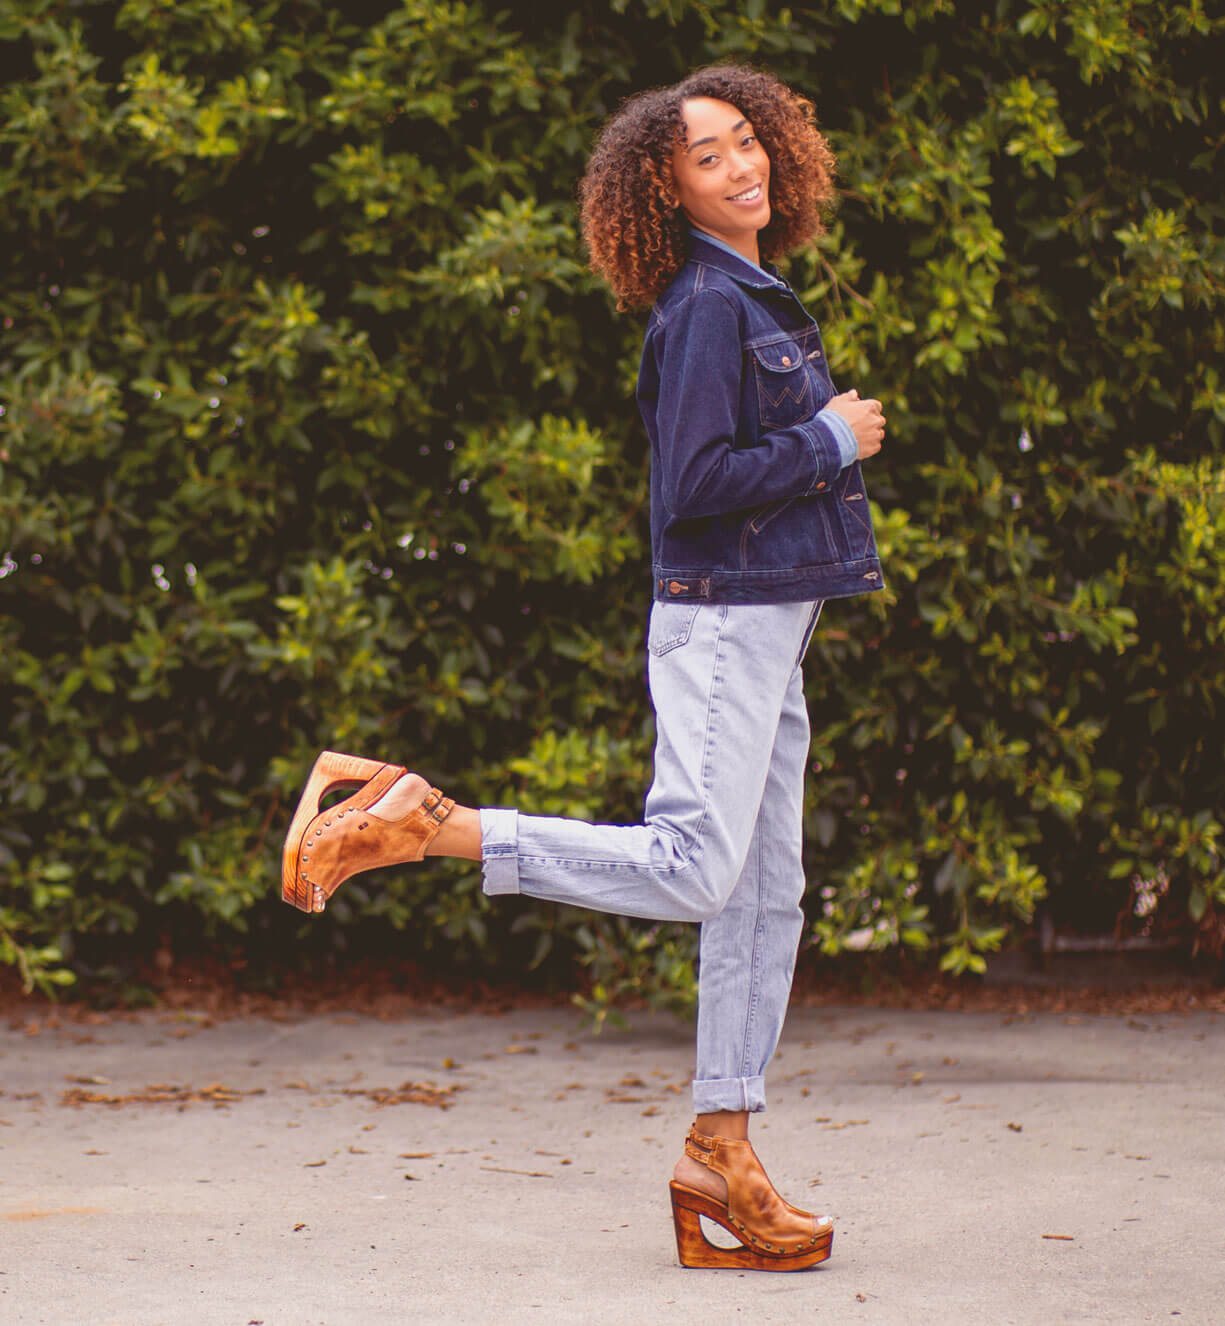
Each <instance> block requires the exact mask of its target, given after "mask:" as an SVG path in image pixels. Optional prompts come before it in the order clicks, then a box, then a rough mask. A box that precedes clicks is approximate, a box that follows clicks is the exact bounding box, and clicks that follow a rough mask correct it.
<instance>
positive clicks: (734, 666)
mask: <svg viewBox="0 0 1225 1326" xmlns="http://www.w3.org/2000/svg"><path fill="white" fill-rule="evenodd" d="M813 615H814V612H813V605H812V604H811V603H786V604H768V605H765V604H761V605H759V604H753V605H747V604H737V605H718V604H702V605H698V604H692V603H689V604H686V603H656V604H655V605H654V607H653V609H652V613H651V628H650V634H649V638H648V644H649V648H650V657H649V676H650V686H651V694H652V698H653V701H654V706H655V721H656V743H655V777H654V781H653V782H652V785H651V789H650V791H649V792H648V794H647V798H646V807H645V815H644V821H643V823H641V824H634V825H613V824H587V823H584V822H582V821H579V820H569V819H558V818H550V817H543V816H532V815H520V814H519V813H518V812H517V811H514V810H483V811H481V812H480V819H481V826H482V858H483V862H484V874H485V892H486V893H489V894H501V893H525V894H529V895H530V896H532V897H536V898H543V899H547V900H549V901H552V902H560V903H570V904H572V905H574V906H579V907H590V908H594V909H596V910H598V911H605V912H614V913H619V914H621V915H626V916H641V917H646V918H649V919H653V920H673V921H707V920H709V919H710V918H711V917H714V916H717V915H718V913H719V912H720V911H722V909H723V907H724V905H725V904H726V903H727V900H728V897H729V896H730V894H731V893H732V890H733V889H734V888H735V886H736V882H737V880H738V879H739V878H740V875H741V871H742V868H743V867H744V863H745V859H746V856H747V855H748V853H749V850H750V841H751V839H752V837H753V832H754V827H755V825H756V823H757V818H758V811H759V808H760V806H761V802H762V797H763V794H764V793H765V789H766V783H767V778H768V776H769V773H770V767H771V763H772V760H773V750H774V745H775V735H776V732H777V729H778V724H779V716H780V714H781V713H782V711H783V708H784V705H785V703H786V702H787V696H788V692H789V688H790V687H791V684H792V676H793V674H794V673H795V670H796V660H797V658H798V657H799V655H800V653H801V652H802V649H803V645H804V642H805V641H806V639H807V636H808V633H809V630H810V628H811V625H812V620H813ZM469 832H470V831H469ZM745 957H746V958H747V954H746V955H745Z"/></svg>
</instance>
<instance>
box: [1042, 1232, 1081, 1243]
mask: <svg viewBox="0 0 1225 1326" xmlns="http://www.w3.org/2000/svg"><path fill="white" fill-rule="evenodd" d="M1042 1237H1043V1238H1044V1239H1058V1240H1059V1242H1061V1243H1074V1242H1075V1241H1076V1235H1075V1234H1043V1235H1042Z"/></svg>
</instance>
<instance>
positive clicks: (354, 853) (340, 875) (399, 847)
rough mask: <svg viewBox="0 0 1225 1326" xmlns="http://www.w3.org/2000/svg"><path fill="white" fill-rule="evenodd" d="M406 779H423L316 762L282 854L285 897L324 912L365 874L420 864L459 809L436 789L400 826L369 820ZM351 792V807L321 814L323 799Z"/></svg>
mask: <svg viewBox="0 0 1225 1326" xmlns="http://www.w3.org/2000/svg"><path fill="white" fill-rule="evenodd" d="M401 778H414V779H416V780H417V781H418V782H419V783H421V785H422V787H425V786H427V785H426V783H425V780H424V779H421V778H419V777H418V776H417V775H416V774H410V773H409V772H408V770H407V769H405V768H403V767H402V766H401V765H398V764H383V763H381V762H380V761H378V760H366V759H363V758H362V757H361V756H360V755H341V754H339V753H338V752H337V751H333V750H325V751H324V752H323V753H322V754H321V755H320V756H319V758H318V759H317V760H316V761H315V765H314V768H313V769H311V772H310V777H309V778H308V779H307V780H306V790H305V791H304V792H303V793H302V798H301V800H300V801H299V802H298V808H297V810H296V811H294V817H293V819H292V821H291V822H290V825H289V834H288V835H287V837H286V839H285V847H284V849H283V851H282V853H281V897H282V898H283V899H284V900H285V901H286V902H287V903H290V904H291V905H292V906H294V907H297V908H298V909H299V911H303V912H321V911H323V908H324V905H325V904H326V902H327V900H328V899H329V898H330V897H331V896H332V894H333V893H335V892H336V890H337V889H338V888H339V887H340V885H341V884H343V883H344V882H345V880H346V879H352V877H353V876H354V875H357V874H360V873H361V872H362V871H363V870H375V869H377V868H378V867H379V866H393V865H399V864H400V863H401V862H403V861H420V860H421V858H422V857H423V856H424V855H425V849H426V848H427V847H428V846H429V844H430V842H431V841H432V840H433V838H434V835H435V834H436V833H437V832H438V830H439V829H440V828H442V825H443V823H444V822H445V820H446V818H447V816H448V815H449V814H450V813H451V811H452V809H453V808H454V806H455V802H454V801H453V800H452V799H451V798H450V797H444V796H443V794H442V793H441V792H440V791H439V790H438V789H437V788H436V787H431V788H429V790H428V791H427V792H426V794H425V800H424V801H422V802H421V804H420V805H419V806H416V807H414V808H413V809H412V810H410V811H409V812H408V814H407V815H405V816H403V817H402V818H401V819H398V820H387V819H382V818H380V817H379V816H378V815H372V814H371V813H370V807H371V806H373V805H374V804H375V803H376V802H377V801H378V800H379V799H380V798H381V797H383V796H384V795H385V794H386V793H387V792H388V791H389V790H390V789H391V788H392V787H393V786H394V785H395V784H396V783H397V782H399V781H400V779H401ZM348 787H356V788H357V791H356V792H354V793H353V795H352V796H351V797H349V798H348V800H346V801H341V802H339V803H338V804H337V805H334V806H329V807H328V808H327V810H321V809H320V806H321V804H322V802H323V799H324V798H325V797H326V796H328V795H329V794H330V793H332V792H336V791H340V790H343V789H344V788H348Z"/></svg>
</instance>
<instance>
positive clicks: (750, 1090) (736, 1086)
mask: <svg viewBox="0 0 1225 1326" xmlns="http://www.w3.org/2000/svg"><path fill="white" fill-rule="evenodd" d="M765 1108H766V1079H765V1078H764V1077H709V1078H706V1079H705V1080H704V1081H703V1080H699V1079H697V1078H695V1079H694V1082H693V1112H694V1114H715V1113H717V1112H718V1111H719V1110H748V1111H749V1112H750V1113H751V1114H756V1113H757V1112H758V1111H760V1110H764V1109H765Z"/></svg>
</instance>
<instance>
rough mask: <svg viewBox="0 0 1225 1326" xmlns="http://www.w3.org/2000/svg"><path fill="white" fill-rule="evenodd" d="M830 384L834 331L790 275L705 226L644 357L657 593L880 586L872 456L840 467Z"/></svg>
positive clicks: (750, 597)
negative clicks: (867, 478) (825, 339)
mask: <svg viewBox="0 0 1225 1326" xmlns="http://www.w3.org/2000/svg"><path fill="white" fill-rule="evenodd" d="M833 395H834V386H833V383H832V382H831V381H830V376H829V369H828V366H827V365H826V362H825V352H824V349H823V347H822V345H821V333H820V332H819V331H818V329H817V325H816V323H815V322H814V321H813V320H812V319H811V318H810V317H809V316H808V314H807V313H806V312H805V311H804V308H803V306H802V305H801V304H800V302H799V300H798V299H796V297H795V295H794V294H793V293H792V292H791V289H790V287H788V286H787V285H786V284H785V283H784V282H782V281H780V280H779V279H778V278H777V276H774V275H771V274H770V273H769V272H768V271H763V270H762V269H760V268H757V267H755V266H754V265H753V264H752V263H750V262H748V261H746V260H745V259H743V258H740V257H739V256H737V255H736V254H734V253H731V252H729V251H728V250H727V249H726V248H724V246H722V245H720V244H718V243H716V242H714V241H711V240H709V239H708V238H706V237H703V236H701V235H695V236H694V237H693V238H692V250H691V252H690V256H689V260H688V261H687V262H686V263H685V266H684V267H683V268H682V269H681V271H680V273H679V275H678V276H677V277H676V279H675V280H674V281H673V282H672V284H671V285H670V286H669V287H668V289H667V290H665V291H664V293H663V294H662V295H661V296H660V297H659V299H658V300H657V301H656V303H655V307H654V308H653V309H652V310H651V318H650V323H649V325H648V327H647V333H646V338H645V340H644V342H643V347H642V363H641V366H640V368H639V371H638V407H639V409H640V410H641V412H642V418H643V422H644V423H645V424H646V429H647V433H648V434H649V435H650V439H651V556H652V566H653V577H654V595H655V597H656V598H657V599H665V600H668V599H704V600H709V601H710V602H713V603H791V602H796V601H798V600H805V599H830V598H846V597H849V596H850V595H852V594H862V593H865V592H868V591H870V590H875V589H880V588H882V587H883V584H884V581H883V579H882V576H881V569H880V562H879V560H878V559H877V555H876V542H875V539H874V537H873V533H872V517H871V514H870V513H869V510H868V500H867V494H866V492H865V490H864V483H863V474H862V472H861V469H860V465H859V462H858V461H854V462H853V463H852V464H850V465H848V466H846V467H845V468H844V467H843V465H842V456H841V453H840V449H839V440H838V436H837V435H836V433H835V432H834V430H833V429H831V428H830V426H829V425H828V424H827V423H826V422H825V421H824V420H822V419H819V418H817V415H818V414H819V413H820V411H821V409H822V407H823V406H824V405H825V403H826V402H827V401H828V400H829V399H830V397H831V396H833Z"/></svg>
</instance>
